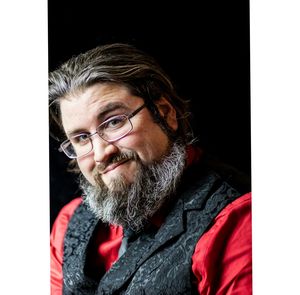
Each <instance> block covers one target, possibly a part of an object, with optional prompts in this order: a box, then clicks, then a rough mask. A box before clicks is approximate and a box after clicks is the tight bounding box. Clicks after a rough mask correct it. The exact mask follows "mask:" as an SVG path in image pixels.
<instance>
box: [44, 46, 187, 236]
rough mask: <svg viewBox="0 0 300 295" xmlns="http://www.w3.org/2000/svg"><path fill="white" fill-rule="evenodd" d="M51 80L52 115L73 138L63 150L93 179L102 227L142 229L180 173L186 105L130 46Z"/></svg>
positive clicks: (81, 61)
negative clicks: (118, 226)
mask: <svg viewBox="0 0 300 295" xmlns="http://www.w3.org/2000/svg"><path fill="white" fill-rule="evenodd" d="M49 80H50V90H49V93H50V103H52V104H53V105H52V106H51V114H52V116H53V118H54V119H55V121H56V122H58V123H59V124H60V126H61V127H62V129H63V131H64V133H65V135H66V137H67V141H66V142H64V144H63V145H62V148H63V150H64V151H65V152H66V153H67V154H68V155H69V156H71V157H73V158H76V161H77V164H78V166H79V168H80V171H81V172H82V174H83V176H84V178H85V179H86V180H87V181H85V180H82V181H81V184H82V188H83V190H84V191H85V192H86V194H87V202H88V203H89V204H90V207H91V208H92V209H93V211H94V212H95V213H96V214H97V215H98V216H99V217H100V218H102V219H103V220H104V221H107V222H111V223H117V224H121V225H124V226H126V225H127V226H128V225H131V226H132V227H133V228H134V229H135V230H139V229H140V228H141V227H142V226H143V225H144V223H145V222H146V221H147V220H148V219H149V218H150V217H151V216H153V215H154V214H155V212H156V211H157V210H158V209H159V208H160V207H161V206H162V205H163V203H164V202H165V201H166V199H167V198H168V197H169V196H170V195H171V194H172V192H174V188H175V187H176V184H177V183H178V181H179V179H180V175H181V174H182V170H183V168H184V161H185V153H184V145H185V143H186V142H187V141H188V139H189V129H188V122H187V121H186V116H185V114H186V104H185V102H184V101H183V100H181V99H180V98H179V97H178V96H177V94H176V93H175V90H174V87H173V86H172V84H171V82H170V79H169V78H168V77H167V76H166V74H165V73H164V72H163V71H162V70H161V69H160V67H159V66H158V65H157V63H156V62H155V61H154V60H153V59H152V58H151V57H149V56H147V55H145V54H144V53H142V52H140V51H138V50H137V49H135V48H134V47H131V46H129V45H124V44H114V45H107V46H102V47H98V48H96V49H93V50H91V51H89V52H87V53H85V54H82V55H79V56H78V57H75V58H72V59H71V60H70V61H68V62H66V63H65V64H64V65H62V67H61V68H60V69H58V70H57V71H55V72H52V73H51V74H50V78H49ZM53 107H54V108H53ZM157 188H159V189H157ZM154 194H155V195H154ZM146 200H147V202H148V203H147V202H146ZM151 200H152V201H151ZM146 203H147V204H146ZM145 208H146V210H143V209H145ZM134 220H135V221H137V222H136V223H135V225H133V221H134Z"/></svg>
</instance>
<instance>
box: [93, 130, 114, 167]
mask: <svg viewBox="0 0 300 295" xmlns="http://www.w3.org/2000/svg"><path fill="white" fill-rule="evenodd" d="M92 141H93V153H94V155H93V156H94V161H95V162H96V163H103V162H105V161H107V160H108V159H109V158H110V157H111V155H113V154H115V153H117V152H118V148H117V146H116V145H114V143H110V142H107V141H105V140H104V139H102V138H101V137H100V136H97V135H96V136H94V137H93V138H92Z"/></svg>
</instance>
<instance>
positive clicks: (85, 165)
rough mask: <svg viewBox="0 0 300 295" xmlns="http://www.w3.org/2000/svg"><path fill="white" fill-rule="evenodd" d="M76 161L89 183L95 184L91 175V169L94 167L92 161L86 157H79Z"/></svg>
mask: <svg viewBox="0 0 300 295" xmlns="http://www.w3.org/2000/svg"><path fill="white" fill-rule="evenodd" d="M77 163H78V166H79V169H80V171H81V173H82V174H83V176H84V177H85V178H86V179H87V180H88V182H89V183H91V184H92V185H95V180H94V177H93V169H94V167H95V164H94V161H92V160H91V159H89V157H87V158H85V159H84V158H83V159H79V160H78V161H77Z"/></svg>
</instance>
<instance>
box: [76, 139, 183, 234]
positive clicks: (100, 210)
mask: <svg viewBox="0 0 300 295" xmlns="http://www.w3.org/2000/svg"><path fill="white" fill-rule="evenodd" d="M125 156H126V155H125ZM119 157H120V156H119ZM128 157H131V158H132V159H134V160H135V161H136V163H137V173H136V177H135V181H134V182H133V183H131V184H128V183H127V182H126V180H124V179H123V178H122V176H120V177H118V178H117V179H114V180H113V181H112V185H111V186H110V188H108V187H107V186H106V185H105V184H104V183H103V181H102V179H101V176H98V177H97V175H96V177H95V180H96V182H97V185H95V186H94V185H91V184H90V183H89V182H88V181H87V180H86V179H85V178H84V177H83V176H82V175H81V176H80V187H81V189H82V191H83V195H84V202H85V203H86V204H87V205H88V206H89V208H90V210H91V211H92V212H93V213H94V214H95V215H96V217H97V218H99V219H101V220H102V221H103V222H107V223H109V224H115V225H120V226H123V227H129V228H131V229H132V230H134V231H135V232H138V231H141V230H142V229H143V228H144V227H145V226H146V224H147V223H148V222H149V220H150V218H151V217H152V216H153V215H154V214H155V213H156V212H157V211H158V210H159V209H160V208H161V207H162V206H163V205H164V204H165V203H166V201H167V200H168V199H169V198H170V197H171V196H172V195H173V194H174V193H175V191H176V188H177V186H178V183H179V181H180V179H181V176H182V173H183V170H184V166H185V159H186V151H185V146H184V145H183V144H181V143H173V144H172V146H171V147H170V149H169V152H168V154H167V155H166V156H165V157H164V158H163V159H162V160H161V161H160V162H157V163H152V164H144V163H142V162H141V160H140V159H139V158H138V156H137V154H135V153H131V154H130V155H129V156H128Z"/></svg>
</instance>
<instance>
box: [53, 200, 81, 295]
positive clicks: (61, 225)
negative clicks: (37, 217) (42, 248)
mask: <svg viewBox="0 0 300 295" xmlns="http://www.w3.org/2000/svg"><path fill="white" fill-rule="evenodd" d="M81 202H82V199H81V198H76V199H74V200H72V201H71V202H70V203H68V204H67V205H65V206H64V207H63V208H62V209H61V211H60V212H59V214H58V216H57V218H56V220H55V222H54V224H53V227H52V231H51V235H50V286H51V295H62V289H63V274H62V262H63V244H64V236H65V233H66V230H67V227H68V224H69V221H70V219H71V217H72V215H73V213H74V211H75V209H76V208H77V207H78V206H79V204H80V203H81Z"/></svg>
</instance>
